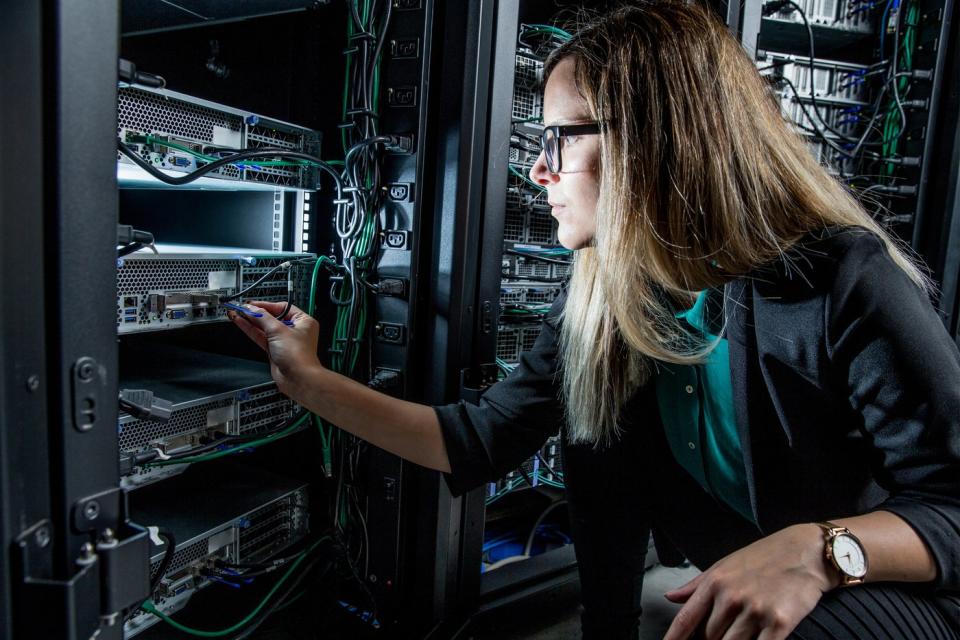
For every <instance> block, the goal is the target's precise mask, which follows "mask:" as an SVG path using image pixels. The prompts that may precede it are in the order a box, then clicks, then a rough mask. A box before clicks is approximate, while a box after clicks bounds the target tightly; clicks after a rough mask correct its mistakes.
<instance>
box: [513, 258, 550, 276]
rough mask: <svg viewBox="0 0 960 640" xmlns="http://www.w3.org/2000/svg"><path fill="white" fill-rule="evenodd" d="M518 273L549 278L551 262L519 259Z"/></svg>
mask: <svg viewBox="0 0 960 640" xmlns="http://www.w3.org/2000/svg"><path fill="white" fill-rule="evenodd" d="M517 274H518V275H521V276H525V277H530V278H549V277H550V264H549V263H546V262H540V261H538V260H524V259H523V258H518V259H517Z"/></svg>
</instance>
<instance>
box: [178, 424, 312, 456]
mask: <svg viewBox="0 0 960 640" xmlns="http://www.w3.org/2000/svg"><path fill="white" fill-rule="evenodd" d="M299 419H300V416H294V417H292V418H289V419H287V420H284V421H283V422H281V423H280V424H278V425H277V426H275V427H272V428H270V429H267V430H266V431H256V432H254V433H244V434H240V435H232V436H224V437H222V438H217V439H216V440H213V441H212V442H208V443H207V444H202V445H199V446H196V447H191V448H190V449H188V450H186V451H178V452H177V453H175V454H171V455H169V456H167V457H165V458H163V461H164V462H168V461H177V460H182V459H184V458H192V457H193V456H198V455H202V454H204V453H208V452H210V451H215V450H216V449H218V448H220V447H221V446H223V445H229V444H232V445H240V444H243V443H244V442H249V441H250V440H258V439H260V438H265V437H267V436H270V435H273V434H275V433H279V432H281V431H283V430H284V429H288V428H289V427H291V426H292V425H293V423H294V422H296V421H297V420H299Z"/></svg>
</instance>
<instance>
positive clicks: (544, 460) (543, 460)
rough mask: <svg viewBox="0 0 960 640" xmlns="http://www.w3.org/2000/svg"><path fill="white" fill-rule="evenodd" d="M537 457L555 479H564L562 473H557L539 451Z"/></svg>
mask: <svg viewBox="0 0 960 640" xmlns="http://www.w3.org/2000/svg"><path fill="white" fill-rule="evenodd" d="M537 457H538V458H539V459H540V464H542V465H543V466H545V467H546V468H547V471H549V472H550V473H552V474H553V475H554V476H555V477H557V478H560V479H561V480H562V479H563V474H562V473H557V472H556V471H555V470H554V468H553V467H551V466H550V463H549V462H547V460H546V458H544V457H543V454H542V453H540V452H539V451H537Z"/></svg>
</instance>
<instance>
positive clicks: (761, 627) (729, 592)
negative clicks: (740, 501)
mask: <svg viewBox="0 0 960 640" xmlns="http://www.w3.org/2000/svg"><path fill="white" fill-rule="evenodd" d="M823 540H824V538H823V532H822V530H821V529H820V528H819V527H818V526H817V525H815V524H801V525H794V526H792V527H787V528H786V529H783V530H781V531H778V532H777V533H774V534H772V535H769V536H767V537H765V538H762V539H760V540H758V541H756V542H754V543H753V544H751V545H749V546H747V547H744V548H743V549H740V550H738V551H735V552H734V553H731V554H730V555H728V556H727V557H725V558H723V559H722V560H720V561H719V562H717V563H716V564H714V565H713V566H712V567H710V568H709V569H708V570H707V571H705V572H703V573H701V574H700V575H698V576H697V577H696V578H694V579H693V580H691V581H690V582H688V583H687V584H685V585H684V586H682V587H680V588H679V589H676V590H674V591H670V592H668V593H667V594H665V595H666V598H667V599H668V600H670V601H671V602H677V603H681V602H683V603H686V604H684V606H683V608H681V609H680V611H679V612H678V613H677V615H676V617H675V618H674V620H673V624H672V625H670V629H669V630H668V631H667V634H666V635H665V636H664V640H681V639H683V638H690V637H694V633H695V632H696V633H697V635H696V637H697V638H700V637H704V638H707V640H714V639H716V640H720V639H722V640H734V639H737V640H739V639H741V638H742V639H744V640H746V639H752V638H759V639H760V640H780V639H782V638H786V637H787V636H788V635H789V634H790V632H792V631H793V629H794V628H795V627H796V626H797V625H798V624H800V621H801V620H803V619H804V618H805V617H806V616H807V614H809V613H810V612H811V611H813V609H814V607H816V606H817V603H818V602H819V601H820V597H821V596H822V595H823V594H824V593H825V592H826V591H829V590H830V589H832V588H833V587H835V586H836V585H837V584H839V582H840V580H839V575H836V574H835V572H834V571H832V570H831V569H832V567H828V565H827V561H826V559H825V558H824V553H823V545H824V541H823ZM701 634H702V635H701Z"/></svg>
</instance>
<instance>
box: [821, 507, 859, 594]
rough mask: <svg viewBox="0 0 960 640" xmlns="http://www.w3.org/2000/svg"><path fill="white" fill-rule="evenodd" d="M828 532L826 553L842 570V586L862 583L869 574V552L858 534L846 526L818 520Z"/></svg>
mask: <svg viewBox="0 0 960 640" xmlns="http://www.w3.org/2000/svg"><path fill="white" fill-rule="evenodd" d="M816 524H817V526H819V527H820V528H821V529H823V530H824V531H825V532H826V544H825V546H824V554H825V555H826V556H827V561H828V562H829V563H830V564H832V565H833V566H834V567H836V569H837V571H839V572H840V586H842V587H849V586H851V585H855V584H861V583H862V582H863V579H864V578H865V577H866V575H867V552H866V551H864V549H863V544H862V543H861V542H860V540H859V539H858V538H857V536H855V535H853V534H852V533H850V530H849V529H847V528H846V527H841V526H838V525H835V524H834V523H832V522H817V523H816Z"/></svg>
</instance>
